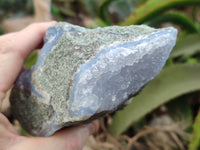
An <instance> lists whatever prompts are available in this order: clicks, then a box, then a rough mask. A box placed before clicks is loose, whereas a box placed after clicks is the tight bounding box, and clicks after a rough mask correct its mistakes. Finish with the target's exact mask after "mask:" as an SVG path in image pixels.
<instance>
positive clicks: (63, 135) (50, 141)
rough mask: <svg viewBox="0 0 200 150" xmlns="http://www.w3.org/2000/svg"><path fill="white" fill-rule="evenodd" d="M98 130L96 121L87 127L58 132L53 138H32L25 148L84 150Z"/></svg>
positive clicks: (36, 149)
mask: <svg viewBox="0 0 200 150" xmlns="http://www.w3.org/2000/svg"><path fill="white" fill-rule="evenodd" d="M98 128H99V122H98V121H94V122H92V123H90V124H87V125H82V126H78V127H72V128H68V129H64V130H61V131H58V132H57V133H56V134H54V135H53V136H51V137H39V138H38V137H37V138H36V137H34V138H30V139H29V142H27V143H26V144H24V145H23V147H27V148H28V146H29V150H33V149H34V150H40V149H48V150H55V149H56V150H82V147H83V146H84V144H85V143H86V141H87V139H88V137H89V135H91V134H94V133H96V132H97V131H98ZM38 143H39V144H38ZM30 145H32V146H31V148H32V149H31V148H30Z"/></svg>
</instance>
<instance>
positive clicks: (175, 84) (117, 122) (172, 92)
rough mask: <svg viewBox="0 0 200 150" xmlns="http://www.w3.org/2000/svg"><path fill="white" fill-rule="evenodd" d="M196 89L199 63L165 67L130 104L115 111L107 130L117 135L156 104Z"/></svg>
mask: <svg viewBox="0 0 200 150" xmlns="http://www.w3.org/2000/svg"><path fill="white" fill-rule="evenodd" d="M196 90H200V64H177V65H173V66H170V67H166V68H165V69H163V70H162V71H161V73H160V74H159V75H158V76H157V77H156V78H155V79H154V80H152V81H151V82H150V83H149V84H148V85H147V86H146V87H145V88H144V89H143V91H142V92H141V93H140V94H139V95H138V96H136V97H135V98H134V99H133V101H132V102H131V104H129V105H128V106H127V107H126V108H125V109H124V110H122V111H118V112H116V114H115V115H114V117H113V123H112V125H111V127H110V128H109V131H110V133H111V134H112V135H113V136H119V135H120V134H121V133H122V132H124V131H125V130H126V129H127V128H128V127H129V126H130V125H131V124H132V123H134V122H136V121H137V120H139V119H140V118H141V117H143V116H145V115H146V114H147V113H149V112H151V111H152V110H153V109H155V108H157V107H158V106H160V105H162V104H164V103H166V102H168V101H169V100H171V99H173V98H176V97H178V96H180V95H182V94H185V93H189V92H192V91H196Z"/></svg>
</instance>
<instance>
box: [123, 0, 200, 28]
mask: <svg viewBox="0 0 200 150" xmlns="http://www.w3.org/2000/svg"><path fill="white" fill-rule="evenodd" d="M186 5H200V0H149V1H147V3H145V4H144V5H142V6H141V7H139V8H138V9H137V10H136V11H135V12H133V13H132V14H131V15H130V16H129V18H128V19H127V20H126V21H124V22H123V23H121V25H131V24H142V23H144V22H146V21H149V20H150V19H153V18H155V17H156V16H159V15H160V14H161V13H163V12H164V11H166V10H169V9H171V8H175V7H180V6H186Z"/></svg>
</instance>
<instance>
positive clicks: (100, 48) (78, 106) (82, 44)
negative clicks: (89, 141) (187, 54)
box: [11, 23, 177, 136]
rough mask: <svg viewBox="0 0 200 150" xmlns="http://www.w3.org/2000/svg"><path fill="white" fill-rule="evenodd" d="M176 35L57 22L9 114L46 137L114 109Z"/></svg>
mask: <svg viewBox="0 0 200 150" xmlns="http://www.w3.org/2000/svg"><path fill="white" fill-rule="evenodd" d="M176 37H177V30H176V29H174V28H172V27H170V28H163V29H154V28H150V27H148V26H145V25H140V26H134V25H132V26H128V27H119V26H112V27H105V28H97V29H86V28H83V27H79V26H75V25H72V24H69V23H56V24H54V25H53V26H52V27H50V28H49V29H48V30H47V32H46V36H45V38H44V41H45V44H44V46H43V48H42V51H41V54H40V56H39V58H38V60H37V63H36V64H35V65H34V66H33V67H32V68H31V69H30V70H27V71H25V72H24V73H22V74H21V76H20V77H19V79H18V81H17V82H16V85H15V86H14V88H13V90H12V94H11V105H12V110H13V114H14V115H15V116H16V118H17V119H18V120H19V121H20V123H21V124H22V126H23V127H24V128H25V129H26V130H27V131H28V132H29V133H31V134H32V135H36V136H49V135H51V134H53V133H54V132H55V131H57V130H59V129H61V128H63V127H67V126H71V125H76V124H79V123H82V122H88V121H90V120H92V119H95V118H96V117H98V116H100V115H102V114H105V113H108V112H112V111H115V110H117V109H118V108H120V107H121V106H123V105H124V104H125V103H126V102H127V100H129V98H130V97H132V96H133V95H135V94H136V93H138V92H139V91H140V90H141V88H142V87H144V85H146V84H147V83H148V82H149V81H150V80H152V79H153V78H154V77H155V76H156V75H157V74H158V73H159V72H160V71H161V69H162V67H163V66H164V64H165V62H166V60H167V58H168V56H169V54H170V51H171V50H172V48H173V46H174V45H175V41H176Z"/></svg>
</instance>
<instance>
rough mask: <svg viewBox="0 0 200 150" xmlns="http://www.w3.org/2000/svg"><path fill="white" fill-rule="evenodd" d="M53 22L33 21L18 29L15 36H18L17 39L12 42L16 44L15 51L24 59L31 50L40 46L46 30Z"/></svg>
mask: <svg viewBox="0 0 200 150" xmlns="http://www.w3.org/2000/svg"><path fill="white" fill-rule="evenodd" d="M54 23H55V21H52V22H48V23H35V24H32V25H30V26H28V27H27V28H25V29H24V30H22V31H20V32H19V34H17V37H16V38H19V41H18V42H17V43H14V44H13V45H16V52H17V53H19V54H20V55H21V56H22V58H23V59H25V58H26V57H27V56H28V55H29V54H30V53H31V52H32V50H34V49H36V48H38V46H41V43H42V42H43V37H44V35H45V33H46V30H47V29H48V28H49V27H50V26H51V25H52V24H54ZM18 43H20V44H18Z"/></svg>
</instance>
